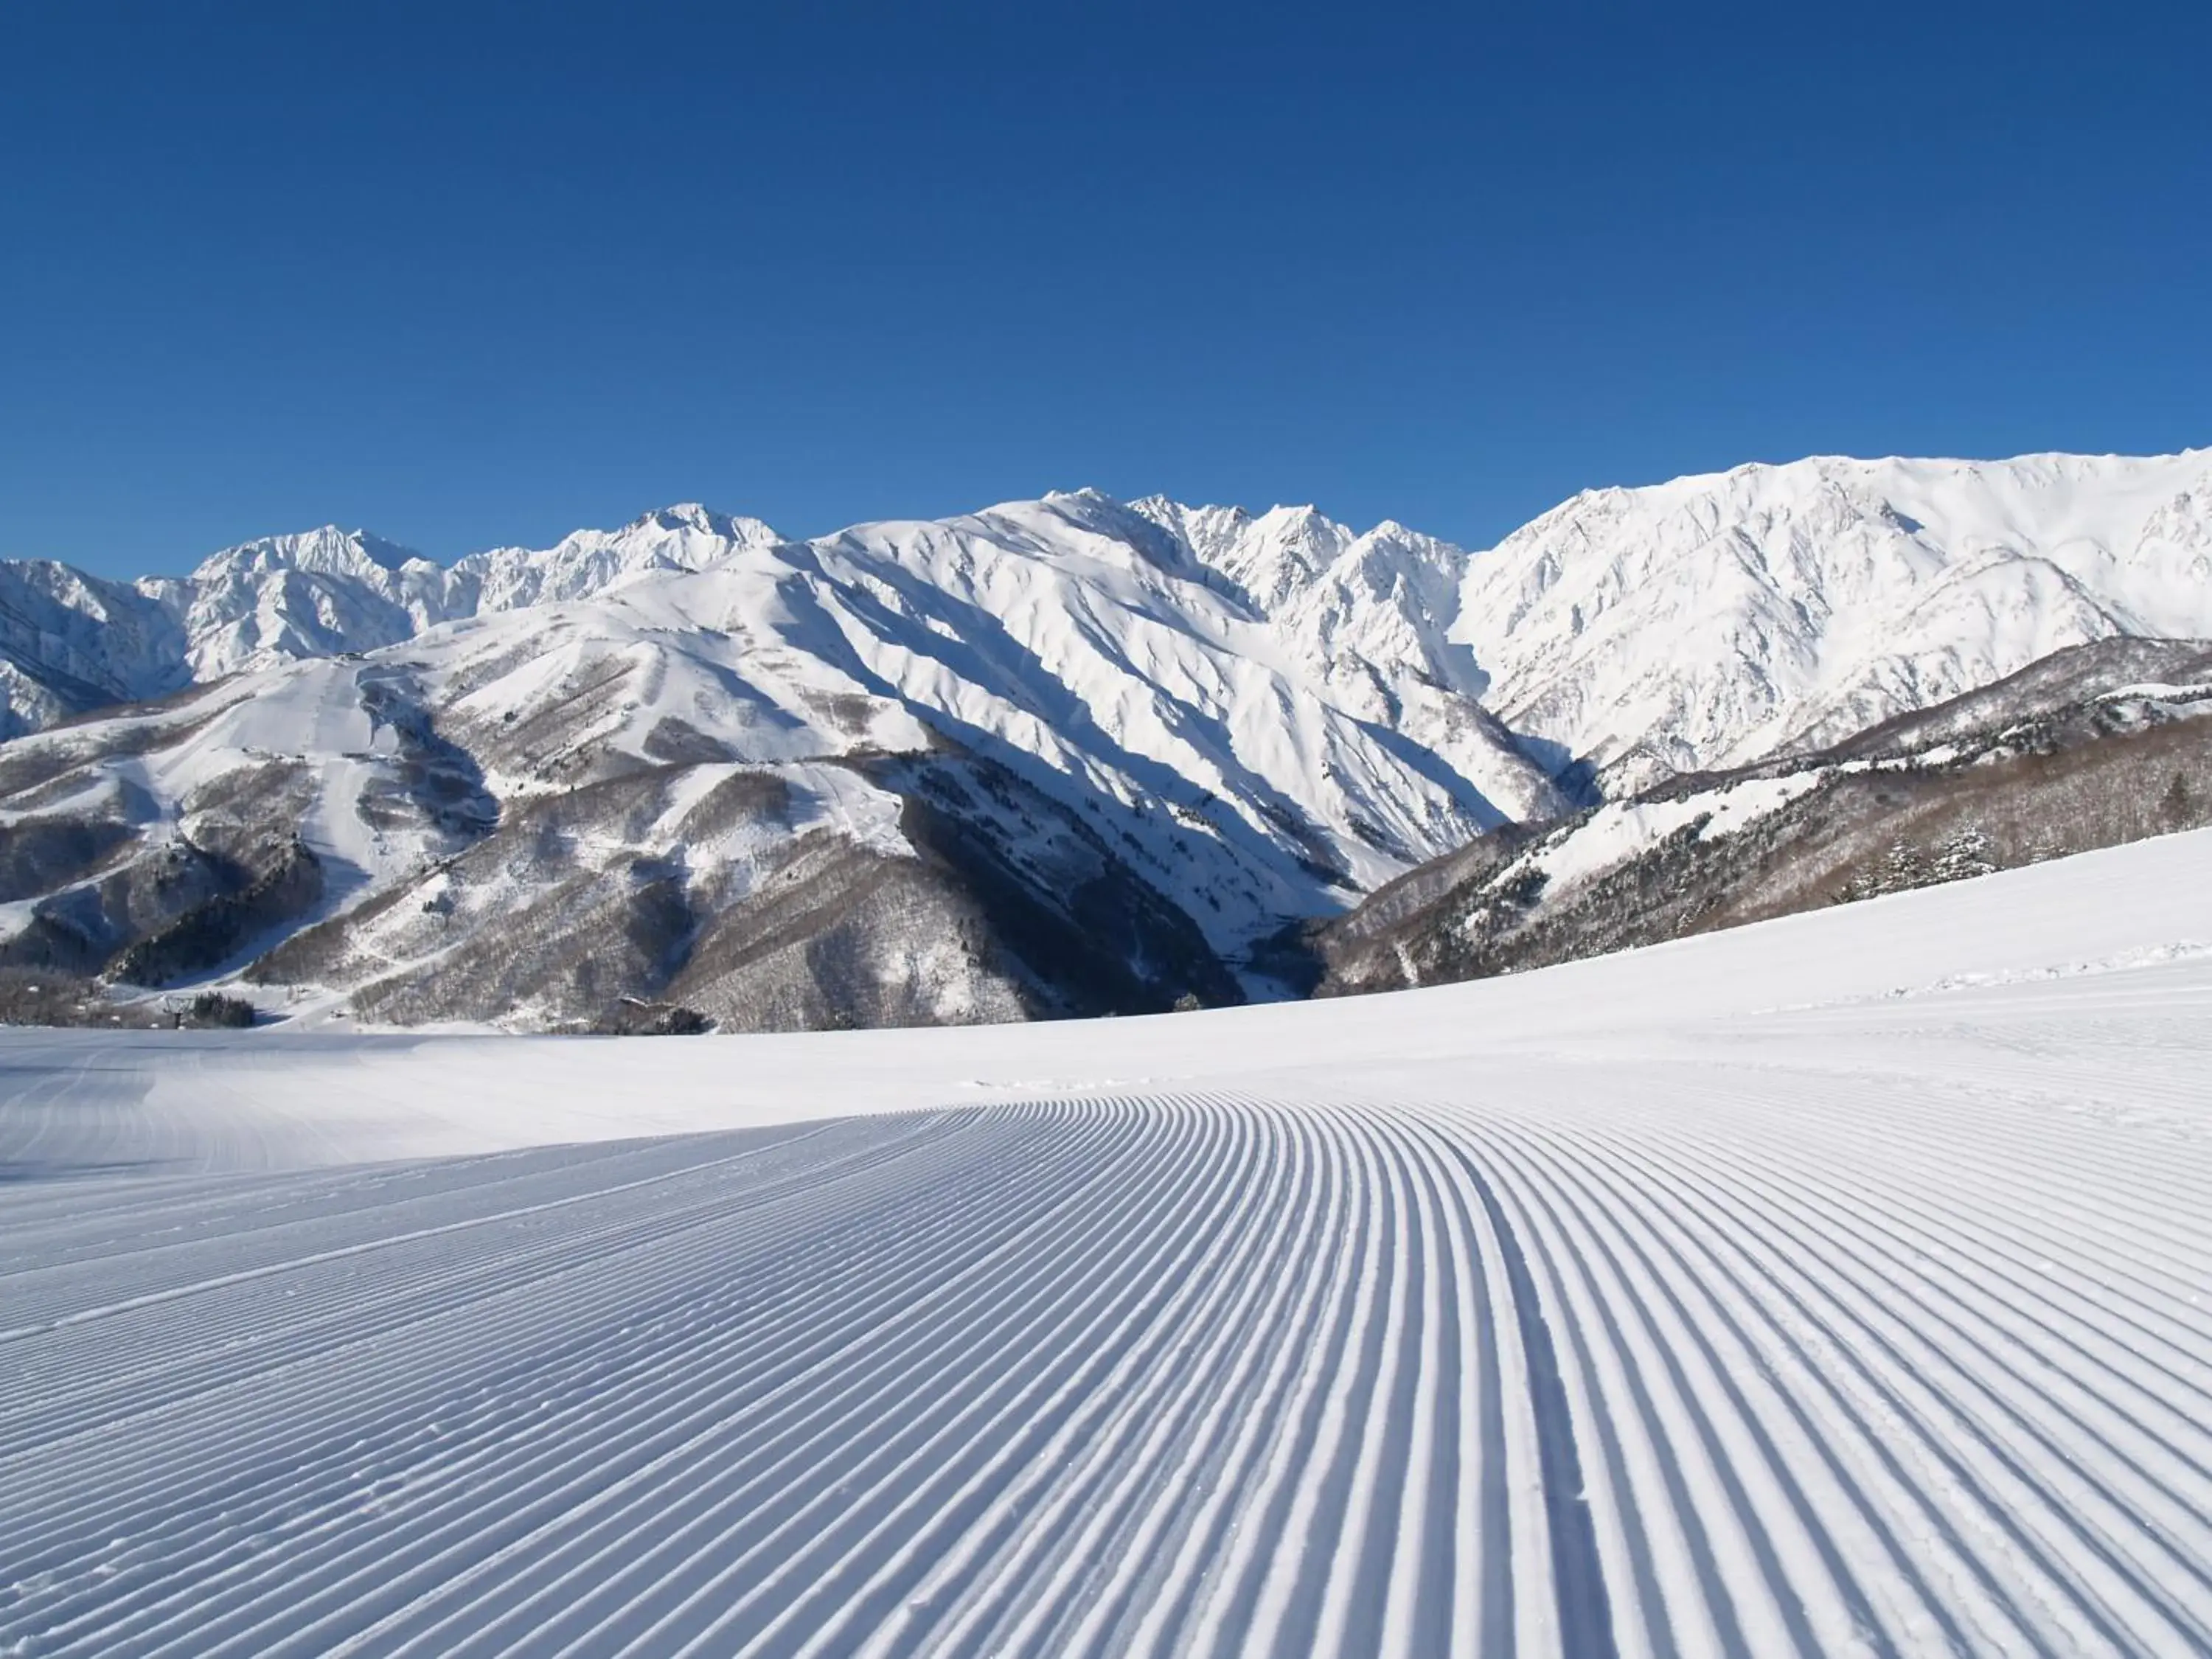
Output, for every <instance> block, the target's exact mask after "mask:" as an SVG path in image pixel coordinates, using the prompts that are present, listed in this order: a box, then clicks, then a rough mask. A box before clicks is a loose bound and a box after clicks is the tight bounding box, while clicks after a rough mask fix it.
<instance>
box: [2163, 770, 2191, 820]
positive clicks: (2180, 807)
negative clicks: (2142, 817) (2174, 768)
mask: <svg viewBox="0 0 2212 1659" xmlns="http://www.w3.org/2000/svg"><path fill="white" fill-rule="evenodd" d="M2159 811H2160V816H2162V817H2164V818H2165V819H2166V828H2167V829H2185V828H2187V827H2188V826H2189V825H2190V824H2191V823H2195V822H2196V819H2197V802H2196V801H2195V799H2192V798H2191V795H2190V793H2189V780H2188V779H2187V778H2185V777H2184V776H2183V775H2181V774H2180V773H2179V772H2176V773H2175V774H2174V775H2173V781H2172V783H2171V784H2169V785H2168V786H2167V787H2166V799H2164V800H2162V801H2160V803H2159Z"/></svg>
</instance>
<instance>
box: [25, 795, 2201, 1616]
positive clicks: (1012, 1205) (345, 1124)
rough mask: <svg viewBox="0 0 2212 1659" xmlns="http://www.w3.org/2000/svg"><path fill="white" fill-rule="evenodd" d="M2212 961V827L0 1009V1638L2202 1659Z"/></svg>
mask: <svg viewBox="0 0 2212 1659" xmlns="http://www.w3.org/2000/svg"><path fill="white" fill-rule="evenodd" d="M2208 945H2212V836H2208V835H2207V834H2204V833H2199V834H2197V835H2193V836H2173V837H2168V838H2166V839H2163V840H2160V841H2157V842H2147V843H2144V844H2142V845H2140V846H2136V847H2130V848H2122V849H2118V850H2117V851H2114V852H2112V853H2107V854H2092V855H2088V856H2086V857H2083V858H2080V859H2071V860H2060V861H2058V862H2056V863H2053V864H2049V865H2045V866H2038V867H2037V868H2035V869H2033V870H2025V871H2020V872H2011V873H2009V874H2006V875H2000V876H1996V877H1991V878H1986V879H1984V880H1981V881H1975V882H1968V883H1962V884H1957V885H1955V886H1953V887H1949V888H1945V889H1941V890H1934V891H1929V892H1921V893H1911V894H1903V895H1899V896H1893V897H1891V898H1887V899H1883V900H1880V901H1877V902H1873V903H1869V904H1866V905H1858V906H1851V907H1847V908H1843V909H1838V910H1832V911H1827V912H1825V913H1823V914H1820V915H1809V916H1802V917H1796V918H1791V919H1790V920H1787V921H1782V922H1778V923H1774V924H1770V925H1768V926H1765V927H1751V928H1745V929H1742V930H1740V931H1738V932H1736V933H1730V934H1726V935H1715V936H1711V937H1709V938H1705V939H1695V940H1686V941H1683V942H1681V943H1680V944H1676V945H1668V946H1662V947H1660V948H1658V949H1656V950H1652V951H1640V952H1635V953H1631V954H1627V955H1624V956H1620V957H1611V958H1608V959H1606V960H1603V961H1597V962H1588V963H1576V964H1572V965H1571V966H1569V967H1566V968H1564V969H1552V970H1546V971H1542V972H1537V973H1531V974H1527V975H1516V976H1514V977H1512V978H1510V979H1504V980H1499V981H1491V982H1488V983H1486V984H1481V985H1473V986H1464V987H1448V988H1445V989H1443V990H1438V991H1429V992H1419V993H1411V994H1403V995H1398V996H1390V997H1376V998H1369V999H1364V1000H1358V1001H1352V1002H1343V1003H1334V1004H1323V1005H1315V1006H1298V1007H1294V1008H1286V1007H1279V1006H1278V1007H1258V1008H1243V1009H1232V1010H1224V1011H1219V1012H1207V1013H1201V1014H1194V1015H1178V1016H1175V1017H1172V1018H1160V1019H1147V1020H1127V1021H1114V1022H1087V1023H1079V1024H1059V1025H1056V1026H1030V1027H1019V1028H1000V1029H997V1030H987V1031H963V1032H954V1031H927V1032H856V1033H849V1034H816V1035H811V1036H804V1037H796V1038H766V1039H759V1038H755V1039H730V1040H724V1039H707V1040H704V1041H702V1042H692V1043H684V1044H614V1043H593V1042H541V1041H532V1040H522V1041H489V1040H483V1039H466V1038H443V1039H441V1038H430V1039H427V1040H425V1039H408V1040H404V1041H397V1040H390V1039H386V1040H382V1041H379V1040H375V1039H361V1038H354V1039H349V1040H344V1041H331V1040H327V1039H317V1038H313V1037H289V1038H288V1037H282V1036H280V1037H277V1038H276V1039H275V1040H271V1039H270V1038H269V1037H267V1036H263V1037H262V1038H261V1039H260V1040H258V1041H256V1040H254V1039H253V1038H252V1036H240V1037H237V1038H232V1037H228V1036H165V1037H160V1038H156V1037H152V1036H137V1037H132V1038H118V1037H114V1036H103V1035H101V1034H97V1033H83V1032H72V1033H29V1032H7V1033H0V1066H5V1068H6V1070H7V1073H8V1074H9V1077H10V1078H11V1079H15V1082H16V1087H15V1089H14V1090H13V1091H11V1093H10V1097H9V1098H8V1099H7V1100H6V1101H5V1102H4V1103H0V1169H4V1170H5V1171H6V1172H7V1175H8V1176H9V1187H8V1192H9V1200H8V1204H7V1206H5V1209H4V1212H0V1232H4V1238H5V1243H6V1245H7V1247H8V1249H7V1255H8V1261H9V1277H8V1279H7V1281H6V1282H7V1287H8V1295H7V1297H6V1299H5V1302H4V1307H5V1310H6V1312H5V1314H4V1315H0V1366H4V1374H5V1375H6V1376H8V1377H9V1381H10V1386H9V1388H8V1389H6V1390H4V1391H0V1584H4V1585H6V1586H7V1587H8V1589H7V1591H6V1594H5V1595H0V1646H8V1647H11V1648H19V1649H20V1650H24V1651H28V1652H34V1653H39V1654H43V1655H76V1654H84V1655H98V1656H100V1659H136V1656H156V1655H162V1656H167V1655H175V1656H183V1655H191V1656H193V1659H221V1656H227V1655H247V1654H251V1655H255V1656H262V1655H295V1654H297V1655H305V1654H310V1653H327V1652H331V1651H334V1650H336V1651H344V1652H349V1653H354V1654H358V1655H362V1656H381V1655H398V1654H432V1653H435V1654H456V1655H461V1654H468V1655H500V1654H512V1655H523V1654H538V1653H546V1652H561V1653H566V1654H571V1655H576V1656H593V1655H613V1654H618V1653H630V1654H640V1653H666V1652H686V1651H689V1652H696V1653H722V1652H762V1653H770V1652H775V1653H804V1652H860V1653H874V1654H885V1655H890V1654H908V1653H913V1654H921V1653H930V1654H946V1655H964V1654H977V1655H981V1654H1023V1655H1027V1654H1054V1655H1075V1656H1090V1655H1102V1656H1103V1655H1107V1654H1115V1655H1122V1654H1133V1655H1149V1654H1155V1653H1158V1654H1169V1653H1176V1654H1183V1653H1200V1654H1227V1653H1249V1654H1255V1655H1261V1654H1285V1655H1288V1654H1315V1655H1328V1656H1352V1655H1388V1656H1394V1659H1395V1656H1404V1659H1415V1656H1428V1655H1433V1654H1439V1653H1449V1652H1455V1651H1460V1650H1475V1651H1480V1652H1485V1653H1499V1654H1509V1655H1514V1656H1521V1659H1588V1656H1605V1655H1613V1654H1622V1655H1626V1654H1644V1653H1680V1654H1698V1653H1722V1654H1760V1655H1764V1654H1770V1653H1772V1654H1808V1655H1811V1654H1835V1655H1839V1656H1841V1655H1851V1656H1864V1655H1868V1654H1897V1655H1920V1654H1931V1655H1932V1654H1944V1653H2013V1652H2037V1653H2089V1654H2111V1655H2121V1654H2126V1655H2166V1654H2172V1655H2177V1656H2179V1655H2185V1654H2192V1653H2197V1652H2201V1651H2203V1650H2204V1649H2205V1648H2206V1647H2207V1645H2208V1644H2212V1587H2208V1585H2207V1583H2206V1581H2205V1577H2204V1574H2203V1567H2202V1564H2203V1561H2204V1560H2205V1559H2208V1555H2212V1527H2208V1521H2207V1516H2212V1475H2208V1470H2212V1429H2208V1425H2209V1424H2212V1390H2209V1389H2208V1381H2207V1379H2208V1377H2212V1312H2208V1310H2207V1308H2206V1307H2205V1306H2204V1305H2203V1296H2202V1288H2203V1283H2204V1280H2205V1279H2206V1277H2207V1274H2208V1273H2212V1212H2208V1209H2207V1206H2206V1201H2205V1194H2206V1193H2207V1191H2208V1190H2212V1151H2209V1150H2208V1149H2212V1140H2208V1130H2212V1085H2208V1079H2212V1042H2209V1041H2208V1039H2212V954H2208ZM671 1132H680V1133H671ZM648 1134H650V1135H652V1136H653V1138H647V1139H640V1138H639V1137H641V1135H648ZM580 1140H587V1141H594V1142H598V1143H600V1144H598V1145H592V1146H577V1145H556V1144H553V1143H556V1142H563V1141H568V1142H574V1141H580ZM395 1158H409V1159H411V1160H412V1161H409V1162H392V1161H390V1160H392V1159H395ZM222 1170H231V1171H234V1173H228V1174H224V1173H220V1171H222Z"/></svg>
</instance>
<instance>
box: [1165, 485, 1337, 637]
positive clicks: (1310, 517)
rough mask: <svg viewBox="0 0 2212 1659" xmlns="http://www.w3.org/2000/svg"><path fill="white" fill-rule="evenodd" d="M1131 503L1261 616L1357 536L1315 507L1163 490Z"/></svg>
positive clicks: (1298, 588) (1304, 583) (1301, 586)
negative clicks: (1199, 502) (1239, 502)
mask: <svg viewBox="0 0 2212 1659" xmlns="http://www.w3.org/2000/svg"><path fill="white" fill-rule="evenodd" d="M1131 505H1132V507H1133V509H1134V510H1135V511H1136V512H1138V513H1142V514H1143V515H1144V516H1145V517H1146V518H1148V519H1150V520H1152V521H1153V522H1154V523H1156V524H1158V525H1159V526H1162V527H1163V528H1164V529H1166V530H1168V531H1169V532H1170V533H1172V534H1173V535H1175V536H1176V538H1178V539H1179V540H1180V541H1181V542H1182V544H1183V545H1184V546H1186V547H1188V549H1189V550H1190V551H1191V553H1192V555H1193V556H1194V557H1195V558H1196V559H1197V560H1198V561H1199V562H1200V563H1201V564H1203V565H1205V566H1206V568H1208V569H1211V570H1214V571H1218V572H1219V573H1220V574H1222V575H1224V576H1225V577H1227V578H1228V579H1229V580H1231V582H1233V583H1234V584H1235V585H1236V586H1237V590H1238V591H1239V592H1242V593H1243V594H1244V595H1245V597H1246V598H1247V599H1249V600H1250V601H1251V603H1252V605H1254V607H1255V609H1257V610H1258V611H1259V612H1260V613H1261V615H1262V616H1273V614H1274V613H1275V611H1277V610H1279V608H1280V607H1281V606H1282V605H1283V604H1284V603H1285V601H1286V600H1288V599H1291V596H1292V595H1294V594H1296V593H1297V592H1301V591H1302V590H1304V588H1305V587H1306V586H1308V585H1309V584H1310V583H1311V582H1312V581H1313V580H1314V579H1315V578H1316V577H1317V576H1319V575H1320V574H1321V573H1322V571H1324V570H1326V569H1328V567H1329V566H1330V565H1332V564H1334V562H1336V561H1337V560H1338V559H1339V558H1340V557H1341V556H1343V554H1344V552H1345V550H1346V549H1347V548H1349V547H1350V546H1351V545H1352V544H1353V542H1355V541H1356V540H1358V538H1357V537H1356V536H1355V535H1354V534H1353V532H1352V531H1351V530H1350V529H1349V528H1347V527H1346V526H1343V525H1340V524H1339V523H1337V522H1336V521H1335V520H1333V519H1330V518H1328V517H1326V516H1325V515H1323V514H1322V513H1319V512H1316V510H1315V509H1314V508H1313V507H1270V508H1268V509H1267V512H1265V513H1260V514H1258V515H1256V516H1255V515H1254V514H1252V513H1247V512H1246V511H1245V510H1244V509H1243V507H1185V506H1183V505H1182V504H1181V503H1180V502H1177V501H1170V500H1168V499H1167V498H1166V497H1165V496H1163V495H1147V496H1146V497H1145V498H1144V499H1143V500H1141V501H1135V502H1133V503H1132V504H1131Z"/></svg>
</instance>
